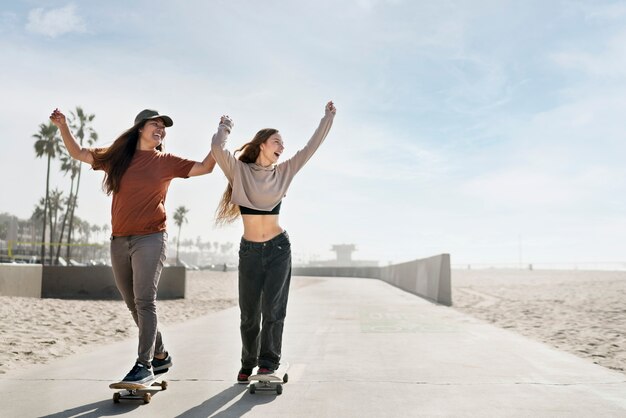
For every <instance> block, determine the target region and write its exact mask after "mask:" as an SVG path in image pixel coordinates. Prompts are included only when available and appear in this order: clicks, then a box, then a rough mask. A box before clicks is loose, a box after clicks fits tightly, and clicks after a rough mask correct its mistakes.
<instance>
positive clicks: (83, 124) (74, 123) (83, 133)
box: [66, 106, 98, 260]
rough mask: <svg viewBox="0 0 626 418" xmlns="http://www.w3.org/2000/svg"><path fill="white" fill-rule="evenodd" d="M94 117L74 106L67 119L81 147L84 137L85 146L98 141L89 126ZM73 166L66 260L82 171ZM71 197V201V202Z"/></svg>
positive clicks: (79, 166) (68, 257)
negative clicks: (74, 108) (73, 110)
mask: <svg viewBox="0 0 626 418" xmlns="http://www.w3.org/2000/svg"><path fill="white" fill-rule="evenodd" d="M95 117H96V115H94V114H91V115H88V114H86V113H85V112H84V111H83V108H82V107H80V106H76V113H74V112H70V118H69V126H70V128H71V129H72V130H73V131H74V132H75V133H76V137H77V138H78V142H79V143H80V145H81V146H83V142H84V140H85V137H86V139H87V145H89V146H91V145H93V144H94V143H95V142H96V140H97V139H98V134H97V133H96V131H95V130H94V129H93V128H92V127H91V126H90V124H91V122H93V120H94V118H95ZM73 164H75V166H77V169H76V170H77V174H76V190H74V194H73V196H72V193H71V191H70V200H71V201H72V203H71V204H70V205H69V207H68V209H67V213H68V214H69V220H70V227H69V233H68V234H67V244H68V246H67V252H66V256H67V259H68V260H69V259H70V253H71V248H72V247H71V245H69V244H71V243H72V227H73V225H74V211H75V210H76V206H77V205H76V201H77V199H78V188H79V187H80V173H81V169H82V165H81V164H80V163H79V162H77V161H73ZM73 185H74V177H72V187H73ZM72 197H73V200H72Z"/></svg>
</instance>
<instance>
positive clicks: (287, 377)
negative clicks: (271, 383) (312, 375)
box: [283, 373, 289, 383]
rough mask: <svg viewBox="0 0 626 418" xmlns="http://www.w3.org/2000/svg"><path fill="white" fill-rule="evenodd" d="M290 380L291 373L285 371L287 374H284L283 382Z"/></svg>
mask: <svg viewBox="0 0 626 418" xmlns="http://www.w3.org/2000/svg"><path fill="white" fill-rule="evenodd" d="M288 381H289V375H288V374H287V373H285V375H284V376H283V383H287V382H288Z"/></svg>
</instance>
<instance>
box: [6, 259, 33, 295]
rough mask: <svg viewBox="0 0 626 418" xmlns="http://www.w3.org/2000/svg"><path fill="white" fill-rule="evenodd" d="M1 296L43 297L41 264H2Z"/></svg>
mask: <svg viewBox="0 0 626 418" xmlns="http://www.w3.org/2000/svg"><path fill="white" fill-rule="evenodd" d="M0 296H23V297H32V298H40V297H41V264H0Z"/></svg>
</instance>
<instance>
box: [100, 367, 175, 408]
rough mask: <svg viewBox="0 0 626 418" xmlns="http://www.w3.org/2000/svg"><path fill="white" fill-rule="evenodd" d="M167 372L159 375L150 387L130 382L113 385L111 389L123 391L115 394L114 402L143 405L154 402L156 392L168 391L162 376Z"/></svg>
mask: <svg viewBox="0 0 626 418" xmlns="http://www.w3.org/2000/svg"><path fill="white" fill-rule="evenodd" d="M165 372H167V370H165V371H164V372H163V373H160V374H157V375H156V379H155V380H153V381H152V384H151V385H149V386H145V385H140V384H137V383H128V382H117V383H111V384H110V385H109V388H111V389H121V390H119V391H118V392H115V393H114V394H113V402H115V403H120V401H121V400H133V401H143V403H150V401H151V400H152V395H154V394H155V393H156V392H160V391H162V390H166V389H167V382H166V381H165V380H162V379H163V377H162V375H163V374H165Z"/></svg>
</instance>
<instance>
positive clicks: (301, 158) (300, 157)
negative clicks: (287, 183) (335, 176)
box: [279, 101, 337, 175]
mask: <svg viewBox="0 0 626 418" xmlns="http://www.w3.org/2000/svg"><path fill="white" fill-rule="evenodd" d="M335 113H337V109H336V108H335V105H334V103H333V102H332V101H330V102H328V103H326V107H325V108H324V117H323V118H322V120H321V121H320V124H319V126H318V127H317V129H316V130H315V132H314V133H313V136H311V139H309V142H307V144H306V145H305V146H304V147H303V148H302V149H301V150H299V151H298V152H296V153H295V154H294V156H293V157H291V158H290V159H288V160H286V161H284V162H282V163H281V164H279V166H283V167H286V168H287V170H288V171H289V172H290V173H291V175H295V174H296V173H297V172H298V171H299V170H300V169H301V168H302V167H303V166H304V164H306V162H307V161H309V159H310V158H311V156H313V154H314V153H315V151H317V149H318V148H319V146H320V145H322V142H324V139H325V138H326V136H327V135H328V132H330V128H331V127H332V126H333V119H334V118H335Z"/></svg>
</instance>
